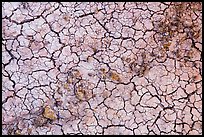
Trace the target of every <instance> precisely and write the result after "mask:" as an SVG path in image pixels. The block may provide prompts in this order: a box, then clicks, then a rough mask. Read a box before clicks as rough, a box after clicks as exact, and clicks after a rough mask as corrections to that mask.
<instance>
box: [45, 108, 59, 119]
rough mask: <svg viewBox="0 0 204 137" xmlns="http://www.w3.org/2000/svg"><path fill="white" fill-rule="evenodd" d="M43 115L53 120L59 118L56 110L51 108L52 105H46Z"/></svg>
mask: <svg viewBox="0 0 204 137" xmlns="http://www.w3.org/2000/svg"><path fill="white" fill-rule="evenodd" d="M43 116H44V117H45V118H48V119H51V120H56V119H57V116H56V114H55V113H54V111H53V110H52V109H51V108H50V106H46V107H45V110H44V113H43Z"/></svg>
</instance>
